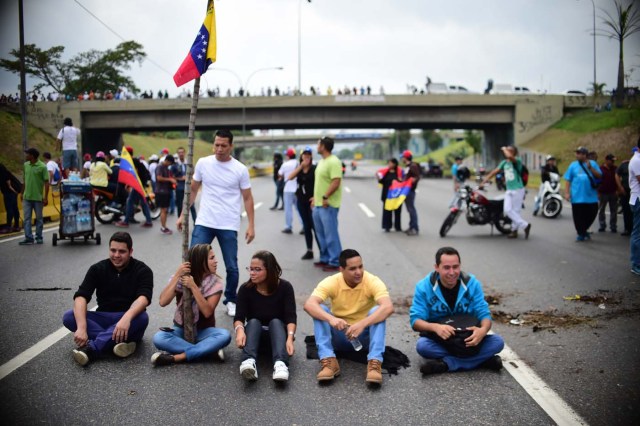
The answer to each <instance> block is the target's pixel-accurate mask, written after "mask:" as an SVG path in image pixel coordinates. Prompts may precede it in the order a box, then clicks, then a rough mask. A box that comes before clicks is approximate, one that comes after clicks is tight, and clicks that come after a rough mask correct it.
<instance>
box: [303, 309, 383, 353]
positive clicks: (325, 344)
mask: <svg viewBox="0 0 640 426" xmlns="http://www.w3.org/2000/svg"><path fill="white" fill-rule="evenodd" d="M320 306H321V307H322V309H324V310H325V311H326V312H328V313H331V311H330V310H329V307H328V306H326V305H320ZM376 309H378V307H377V306H375V307H373V308H371V310H370V311H369V313H368V314H367V316H369V315H371V314H372V313H373V312H375V310H376ZM386 330H387V322H386V320H385V321H380V322H379V323H377V324H373V325H371V326H369V327H367V328H365V329H364V331H363V332H362V334H360V336H358V340H360V343H362V346H363V349H362V350H364V348H367V347H368V348H369V354H368V355H367V360H369V361H370V360H372V359H377V360H378V361H380V362H382V355H383V354H384V344H385V335H386ZM313 332H314V333H315V335H316V346H317V347H318V357H319V358H320V359H324V358H328V357H334V356H336V353H335V352H334V351H343V352H347V351H354V350H355V349H353V345H352V344H351V342H350V341H349V339H347V336H345V334H344V331H338V330H336V329H335V328H333V327H331V325H330V324H329V323H328V322H326V321H321V320H317V319H315V318H314V319H313Z"/></svg>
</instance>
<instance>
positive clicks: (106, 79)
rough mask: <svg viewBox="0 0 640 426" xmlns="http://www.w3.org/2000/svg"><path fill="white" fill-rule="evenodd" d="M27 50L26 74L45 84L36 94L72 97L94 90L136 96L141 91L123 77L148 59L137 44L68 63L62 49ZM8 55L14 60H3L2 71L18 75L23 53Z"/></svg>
mask: <svg viewBox="0 0 640 426" xmlns="http://www.w3.org/2000/svg"><path fill="white" fill-rule="evenodd" d="M24 49H25V57H24V62H25V64H24V66H25V72H26V73H27V74H28V75H31V76H33V77H36V78H38V79H40V80H42V81H43V82H42V83H38V84H37V85H36V86H35V90H39V89H41V88H42V87H51V88H52V89H53V90H55V91H56V92H58V93H66V94H73V95H75V94H77V93H83V92H89V91H91V90H93V91H94V92H104V91H106V90H111V91H112V92H116V91H117V90H118V88H120V87H125V88H127V89H128V90H129V91H131V92H133V93H138V92H139V91H140V89H138V87H137V86H136V85H135V84H134V82H133V80H132V79H131V78H129V77H127V76H125V75H124V73H123V70H128V69H130V68H131V63H132V62H138V63H140V62H142V60H143V59H144V58H145V57H146V56H147V54H146V53H144V51H143V50H142V45H141V44H139V43H137V42H135V41H125V42H122V43H120V44H119V45H118V46H117V47H116V48H115V49H113V50H111V49H109V50H105V51H104V52H102V51H98V50H90V51H88V52H83V53H80V54H78V55H76V56H75V57H73V58H72V59H71V60H69V61H68V62H64V61H63V60H62V54H63V53H64V47H63V46H53V47H52V48H50V49H48V50H42V49H41V48H39V47H38V46H36V45H35V44H28V45H25V46H24ZM9 54H10V55H11V56H13V57H14V58H15V59H14V60H12V59H0V67H1V68H4V69H5V70H7V71H10V72H13V73H15V74H19V73H20V51H19V49H12V50H11V52H9Z"/></svg>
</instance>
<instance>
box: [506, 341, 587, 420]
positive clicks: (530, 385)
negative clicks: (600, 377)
mask: <svg viewBox="0 0 640 426" xmlns="http://www.w3.org/2000/svg"><path fill="white" fill-rule="evenodd" d="M500 356H501V357H502V360H503V366H504V368H505V369H506V370H507V371H508V372H509V374H511V376H512V377H513V378H514V379H515V380H516V382H518V384H519V385H520V386H521V387H522V388H523V389H524V390H525V391H526V392H527V393H528V394H529V396H530V397H531V398H532V399H533V400H534V401H535V402H536V403H537V404H538V405H539V406H540V407H541V408H542V409H543V410H544V411H545V412H546V413H547V414H548V415H549V417H551V419H553V421H554V422H556V424H558V425H559V426H565V425H567V426H568V425H572V426H573V425H586V424H587V422H586V421H585V420H584V419H583V418H582V417H580V415H579V414H578V413H576V412H575V411H574V410H573V408H571V407H570V406H569V404H567V403H566V402H564V400H563V399H562V398H561V397H560V395H558V394H557V393H556V392H555V391H554V390H553V389H551V387H549V385H547V384H546V383H545V382H544V381H542V379H541V378H540V376H538V375H537V374H536V373H535V372H534V371H533V370H532V369H531V368H529V367H528V366H527V365H526V364H525V363H524V361H522V359H520V357H519V356H518V355H517V354H516V353H515V352H514V351H512V350H511V348H510V347H509V346H507V345H506V344H505V345H504V349H503V350H502V352H501V353H500Z"/></svg>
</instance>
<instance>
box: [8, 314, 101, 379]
mask: <svg viewBox="0 0 640 426" xmlns="http://www.w3.org/2000/svg"><path fill="white" fill-rule="evenodd" d="M97 308H98V306H97V305H96V306H94V307H93V308H91V309H90V311H95V310H96V309H97ZM70 333H71V332H70V331H69V330H67V328H66V327H60V328H59V329H58V330H56V331H54V332H53V333H51V334H50V335H48V336H47V337H45V338H44V339H42V340H40V341H39V342H38V343H36V344H35V345H33V346H31V347H30V348H29V349H27V350H25V351H24V352H22V353H21V354H18V355H17V356H15V357H14V358H12V359H10V360H9V361H7V362H5V363H4V364H2V365H1V366H0V380H2V379H4V378H5V377H7V376H8V375H9V374H11V373H13V372H14V371H16V370H17V369H18V368H20V367H22V366H23V365H25V364H26V363H28V362H29V361H31V360H32V359H34V358H35V357H37V356H38V355H40V354H41V353H42V352H44V351H46V350H47V349H49V348H50V347H51V346H53V345H55V344H56V343H58V342H59V341H60V340H61V339H62V338H63V337H65V336H66V335H67V334H70Z"/></svg>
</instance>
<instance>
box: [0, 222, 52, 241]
mask: <svg viewBox="0 0 640 426" xmlns="http://www.w3.org/2000/svg"><path fill="white" fill-rule="evenodd" d="M57 230H58V227H57V226H55V227H51V228H45V229H44V230H43V231H42V233H43V234H46V233H47V232H52V231H57ZM15 240H24V231H23V232H21V233H20V235H17V236H15V237H9V238H3V239H2V240H0V244H2V243H8V242H10V241H15ZM34 245H35V244H34Z"/></svg>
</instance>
